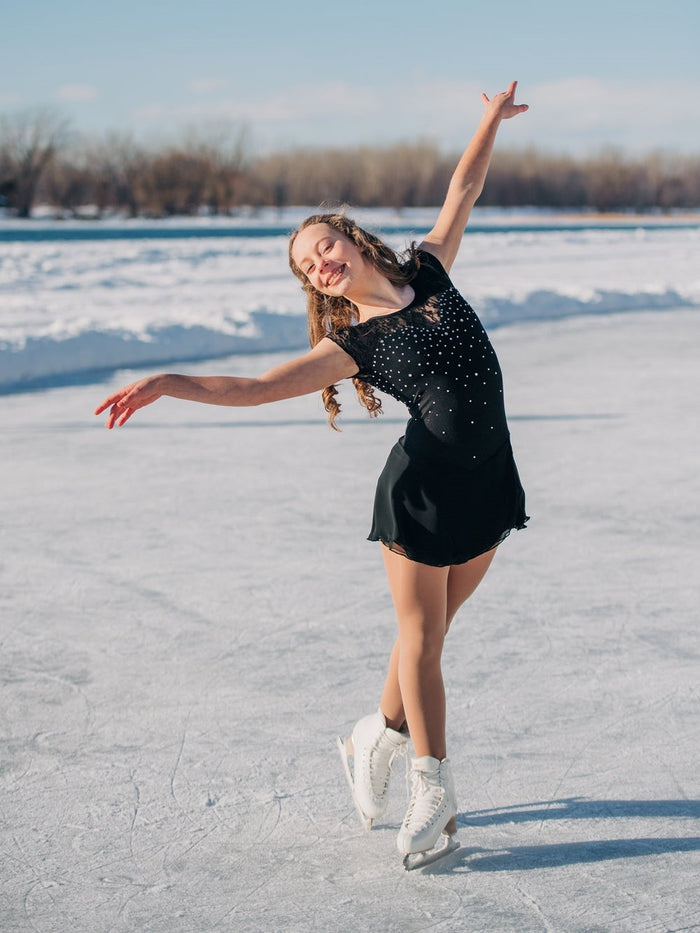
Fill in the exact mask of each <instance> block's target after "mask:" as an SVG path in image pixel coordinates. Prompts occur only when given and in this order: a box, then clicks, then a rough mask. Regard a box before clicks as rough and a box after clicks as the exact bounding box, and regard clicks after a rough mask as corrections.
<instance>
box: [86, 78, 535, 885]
mask: <svg viewBox="0 0 700 933" xmlns="http://www.w3.org/2000/svg"><path fill="white" fill-rule="evenodd" d="M515 90H516V82H513V83H512V84H511V85H510V87H509V88H508V90H507V91H504V92H502V93H500V94H497V95H496V96H495V97H493V98H492V99H489V98H488V97H487V96H486V95H485V94H483V95H482V101H483V104H484V115H483V118H482V120H481V123H480V124H479V127H478V129H477V131H476V133H475V135H474V137H473V138H472V140H471V142H470V143H469V145H468V146H467V149H466V150H465V152H464V154H463V156H462V158H461V159H460V161H459V164H458V165H457V168H456V170H455V172H454V174H453V177H452V180H451V182H450V185H449V188H448V192H447V196H446V199H445V202H444V204H443V206H442V209H441V211H440V213H439V216H438V218H437V222H436V224H435V226H434V227H433V229H432V230H431V231H430V233H429V234H428V235H427V236H426V237H425V239H424V240H423V242H422V243H421V244H420V245H419V246H418V247H417V248H416V247H415V246H413V247H411V249H410V250H409V255H408V257H407V258H406V259H405V260H403V261H402V260H400V259H399V258H398V257H397V255H396V254H395V253H394V252H393V250H391V249H390V248H389V247H387V246H386V245H385V244H384V243H382V242H381V240H379V239H377V238H376V237H374V236H373V235H371V234H369V233H367V232H366V231H363V230H361V229H360V228H359V227H357V226H356V225H355V224H354V223H353V222H352V221H351V220H349V219H348V218H347V217H346V216H344V215H342V214H318V215H315V216H313V217H310V218H309V219H308V220H306V221H305V222H304V223H303V224H302V225H301V227H300V228H299V229H298V230H297V231H296V233H294V235H293V236H292V238H291V241H290V247H289V254H290V265H291V268H292V271H293V272H294V273H295V275H297V277H298V278H299V279H300V280H301V282H302V287H303V289H304V291H305V292H306V293H307V301H308V312H309V335H310V342H311V346H312V349H311V351H310V352H309V353H307V354H305V355H304V356H301V357H298V358H297V359H294V360H292V361H290V362H288V363H284V364H282V365H281V366H277V367H275V368H274V369H272V370H270V371H269V372H266V373H264V374H263V375H261V376H259V377H258V378H255V379H244V378H237V377H233V376H229V377H226V376H211V377H195V376H183V375H174V374H160V375H156V376H149V377H148V378H145V379H141V380H139V381H138V382H135V383H133V384H132V385H129V386H126V387H124V388H123V389H120V390H119V391H118V392H115V393H113V394H112V395H110V396H109V397H108V398H107V399H105V401H104V402H103V403H102V404H101V405H100V406H99V408H98V409H97V410H96V412H95V413H96V414H100V413H101V412H103V411H105V410H106V409H107V408H109V409H110V412H109V417H108V420H107V427H108V428H112V427H114V425H115V424H117V425H124V424H125V423H126V422H127V421H128V420H129V418H131V416H132V415H133V414H134V412H136V411H137V410H138V409H140V408H143V407H144V406H145V405H149V404H151V403H152V402H155V401H156V400H157V399H158V398H160V397H161V396H163V395H167V396H172V397H174V398H182V399H189V400H192V401H196V402H206V403H209V404H213V405H234V406H243V405H259V404H262V403H265V402H273V401H276V400H278V399H283V398H289V397H292V396H297V395H304V394H306V393H309V392H316V391H319V390H322V391H323V397H324V403H325V406H326V410H327V411H328V412H329V415H330V421H331V424H332V425H333V422H334V420H335V418H336V416H337V414H338V411H339V405H338V402H337V401H336V399H335V395H336V389H335V383H336V382H338V381H339V380H341V379H346V378H352V379H353V382H354V384H355V387H356V389H357V392H358V395H359V397H360V400H361V401H362V402H363V404H364V405H365V406H366V407H367V409H368V410H369V412H370V414H376V413H377V411H378V410H379V408H380V402H379V400H378V399H376V398H375V396H374V392H373V388H374V387H376V388H378V389H380V390H381V391H385V392H387V393H389V394H390V395H392V396H394V397H395V398H398V399H400V400H401V401H403V402H405V404H406V406H407V407H408V410H409V413H410V416H411V417H410V420H409V422H408V425H407V427H406V432H405V435H404V436H403V437H402V438H401V439H400V440H399V441H398V443H397V444H396V445H395V446H394V448H393V449H392V450H391V452H390V454H389V458H388V460H387V463H386V466H385V468H384V470H383V472H382V474H381V476H380V477H379V481H378V484H377V491H376V497H375V505H374V516H373V522H372V529H371V532H370V535H369V538H370V540H374V541H380V542H381V544H382V556H383V558H384V563H385V566H386V572H387V576H388V579H389V586H390V589H391V593H392V597H393V601H394V605H395V608H396V615H397V619H398V637H397V639H396V643H395V645H394V648H393V650H392V653H391V656H390V658H389V665H388V673H387V678H386V682H385V685H384V691H383V693H382V697H381V702H380V705H379V709H378V711H377V712H376V713H373V714H371V715H369V716H365V717H364V718H363V719H361V720H360V721H359V722H358V723H357V725H356V726H355V727H354V729H353V730H352V734H351V735H350V736H349V737H348V739H347V740H346V742H345V743H344V745H342V746H341V748H342V751H343V755H344V757H345V765H346V771H347V774H348V778H349V780H350V784H351V788H352V791H353V797H354V799H355V803H356V805H357V808H358V810H359V811H360V815H361V817H362V819H363V822H364V824H365V825H366V826H371V824H372V821H373V820H375V819H377V818H378V817H380V816H381V815H382V813H383V812H384V810H385V808H386V803H387V788H388V783H389V776H390V772H391V768H392V765H393V763H394V760H395V758H396V756H397V754H399V753H400V752H401V751H403V750H404V749H405V747H406V744H407V741H408V738H409V735H410V739H411V742H412V743H413V749H414V753H415V758H414V759H413V762H412V768H411V776H412V792H411V799H410V803H409V807H408V810H407V813H406V816H405V818H404V821H403V824H402V826H401V830H400V832H399V837H398V848H399V851H400V852H401V853H402V854H404V855H405V856H406V859H409V857H410V856H412V855H415V854H417V853H425V852H428V851H429V850H431V849H432V848H433V846H435V844H436V843H437V842H438V840H439V838H440V835H441V834H444V835H445V836H447V840H446V842H445V847H444V848H445V849H449V848H451V847H454V845H456V843H454V841H453V840H452V837H453V834H454V832H455V831H456V814H457V801H456V795H455V790H454V784H453V779H452V775H451V770H450V764H449V761H448V759H447V757H446V753H447V749H446V745H445V690H444V686H443V681H442V673H441V654H442V648H443V642H444V639H445V635H446V633H447V630H448V628H449V626H450V623H451V621H452V619H453V617H454V615H455V613H456V612H457V610H458V609H459V607H460V606H461V605H462V603H463V602H464V601H465V600H466V599H467V598H468V597H469V596H470V595H471V594H472V593H473V592H474V590H475V589H476V587H477V586H478V585H479V583H480V581H481V580H482V579H483V576H484V574H485V573H486V571H487V570H488V567H489V565H490V564H491V561H492V560H493V556H494V553H495V549H496V547H497V546H498V545H499V544H500V542H501V541H502V540H503V539H504V538H505V537H506V536H507V535H508V534H509V532H510V531H511V529H513V528H522V527H524V525H525V522H526V521H527V516H526V514H525V497H524V493H523V490H522V487H521V485H520V480H519V478H518V473H517V469H516V467H515V463H514V460H513V454H512V450H511V446H510V440H509V433H508V427H507V424H506V418H505V412H504V407H503V385H502V378H501V372H500V368H499V365H498V360H497V359H496V355H495V353H494V351H493V348H492V347H491V344H490V343H489V340H488V337H487V336H486V333H485V331H484V329H483V327H482V326H481V324H480V322H479V320H478V318H477V317H476V315H475V313H474V311H473V310H472V309H471V307H470V306H469V305H468V304H467V302H466V301H465V300H464V298H462V296H461V295H460V294H459V293H458V292H457V291H456V289H455V288H454V286H453V285H452V283H451V281H450V279H449V277H448V273H449V270H450V268H451V266H452V263H453V262H454V259H455V257H456V255H457V251H458V249H459V247H460V245H461V243H462V238H463V234H464V228H465V226H466V223H467V220H468V218H469V215H470V212H471V209H472V207H473V205H474V202H475V201H476V200H477V198H478V197H479V194H480V193H481V190H482V186H483V183H484V180H485V177H486V172H487V169H488V165H489V161H490V157H491V153H492V150H493V145H494V142H495V138H496V133H497V130H498V127H499V125H500V123H501V121H502V120H504V119H508V118H510V117H513V116H515V115H517V114H519V113H522V112H524V111H525V110H527V106H526V105H524V104H520V105H518V104H516V103H515ZM348 754H351V755H353V769H352V771H351V769H350V766H349V763H348V760H347V755H348ZM408 867H410V865H409V866H408Z"/></svg>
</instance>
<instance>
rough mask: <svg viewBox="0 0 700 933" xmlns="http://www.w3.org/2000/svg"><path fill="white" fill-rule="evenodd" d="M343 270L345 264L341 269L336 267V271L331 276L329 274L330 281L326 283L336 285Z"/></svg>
mask: <svg viewBox="0 0 700 933" xmlns="http://www.w3.org/2000/svg"><path fill="white" fill-rule="evenodd" d="M342 272H343V266H341V267H340V268H339V269H336V270H335V272H334V273H333V274H332V275H331V276H329V278H328V282H327V283H326V285H335V283H336V282H337V281H338V279H339V278H340V276H341V275H342Z"/></svg>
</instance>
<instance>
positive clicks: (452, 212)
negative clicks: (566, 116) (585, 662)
mask: <svg viewBox="0 0 700 933" xmlns="http://www.w3.org/2000/svg"><path fill="white" fill-rule="evenodd" d="M517 85H518V82H517V81H513V82H512V84H511V85H510V87H509V88H508V90H507V91H503V92H502V93H500V94H496V96H495V97H492V98H491V99H489V98H488V97H487V96H486V94H482V95H481V100H482V102H483V104H484V108H485V109H484V116H483V117H482V119H481V123H480V124H479V126H478V128H477V131H476V133H475V134H474V136H473V137H472V139H471V141H470V143H469V145H468V146H467V148H466V149H465V151H464V155H463V156H462V158H461V159H460V160H459V163H458V165H457V168H456V169H455V171H454V174H453V175H452V180H451V181H450V185H449V188H448V189H447V197H446V198H445V203H444V204H443V206H442V209H441V211H440V214H439V215H438V219H437V221H436V223H435V226H434V227H433V229H432V230H431V231H430V233H429V234H428V235H427V236H426V238H425V239H424V240H423V242H422V243H421V249H425V250H426V251H427V252H429V253H432V254H433V255H434V256H437V258H438V259H439V260H440V262H441V263H442V265H443V266H444V267H445V269H446V270H447V271H448V272H449V270H450V268H451V266H452V263H453V262H454V260H455V257H456V255H457V251H458V250H459V246H460V243H461V242H462V236H463V235H464V228H465V227H466V225H467V221H468V220H469V215H470V213H471V210H472V207H473V206H474V203H475V202H476V200H477V198H478V197H479V195H480V194H481V191H482V189H483V187H484V181H485V179H486V172H487V171H488V167H489V162H490V161H491V153H492V152H493V145H494V143H495V141H496V133H497V131H498V127H499V126H500V123H501V120H508V119H509V118H510V117H514V116H516V115H517V114H519V113H524V112H525V111H526V110H527V109H528V106H527V104H516V103H515V89H516V87H517Z"/></svg>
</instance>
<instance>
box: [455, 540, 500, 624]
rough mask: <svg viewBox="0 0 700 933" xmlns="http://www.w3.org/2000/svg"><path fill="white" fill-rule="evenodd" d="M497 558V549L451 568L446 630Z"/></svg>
mask: <svg viewBox="0 0 700 933" xmlns="http://www.w3.org/2000/svg"><path fill="white" fill-rule="evenodd" d="M495 556H496V548H492V549H491V550H490V551H486V553H485V554H479V556H478V557H473V558H472V559H471V560H468V561H467V562H466V563H465V564H454V565H453V566H452V567H450V568H449V571H450V572H449V575H448V577H447V598H446V603H447V605H446V612H445V627H446V628H445V630H447V629H449V627H450V623H451V622H452V619H453V618H454V616H455V613H456V612H457V610H458V609H459V607H460V606H461V605H462V603H464V602H466V600H467V599H469V597H470V596H471V595H472V593H473V592H474V590H475V589H476V588H477V586H478V585H479V584H480V583H481V581H482V580H483V579H484V576H485V574H486V571H487V570H488V569H489V567H490V566H491V561H492V560H493V559H494V557H495Z"/></svg>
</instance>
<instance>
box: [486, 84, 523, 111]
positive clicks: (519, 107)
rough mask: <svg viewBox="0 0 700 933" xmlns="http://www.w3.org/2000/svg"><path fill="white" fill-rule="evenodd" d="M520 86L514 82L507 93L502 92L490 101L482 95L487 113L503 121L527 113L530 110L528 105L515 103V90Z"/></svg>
mask: <svg viewBox="0 0 700 933" xmlns="http://www.w3.org/2000/svg"><path fill="white" fill-rule="evenodd" d="M517 86H518V82H517V81H513V82H512V83H511V85H510V87H509V88H508V90H507V91H501V93H500V94H496V96H495V97H492V98H491V99H489V98H488V97H487V96H486V94H482V95H481V100H482V103H483V105H484V107H485V108H486V113H494V114H495V115H496V116H498V117H499V118H500V119H501V120H509V119H510V118H511V117H515V116H517V114H519V113H525V111H526V110H529V109H530V108H529V107H528V105H527V104H516V103H515V89H516V87H517Z"/></svg>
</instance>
